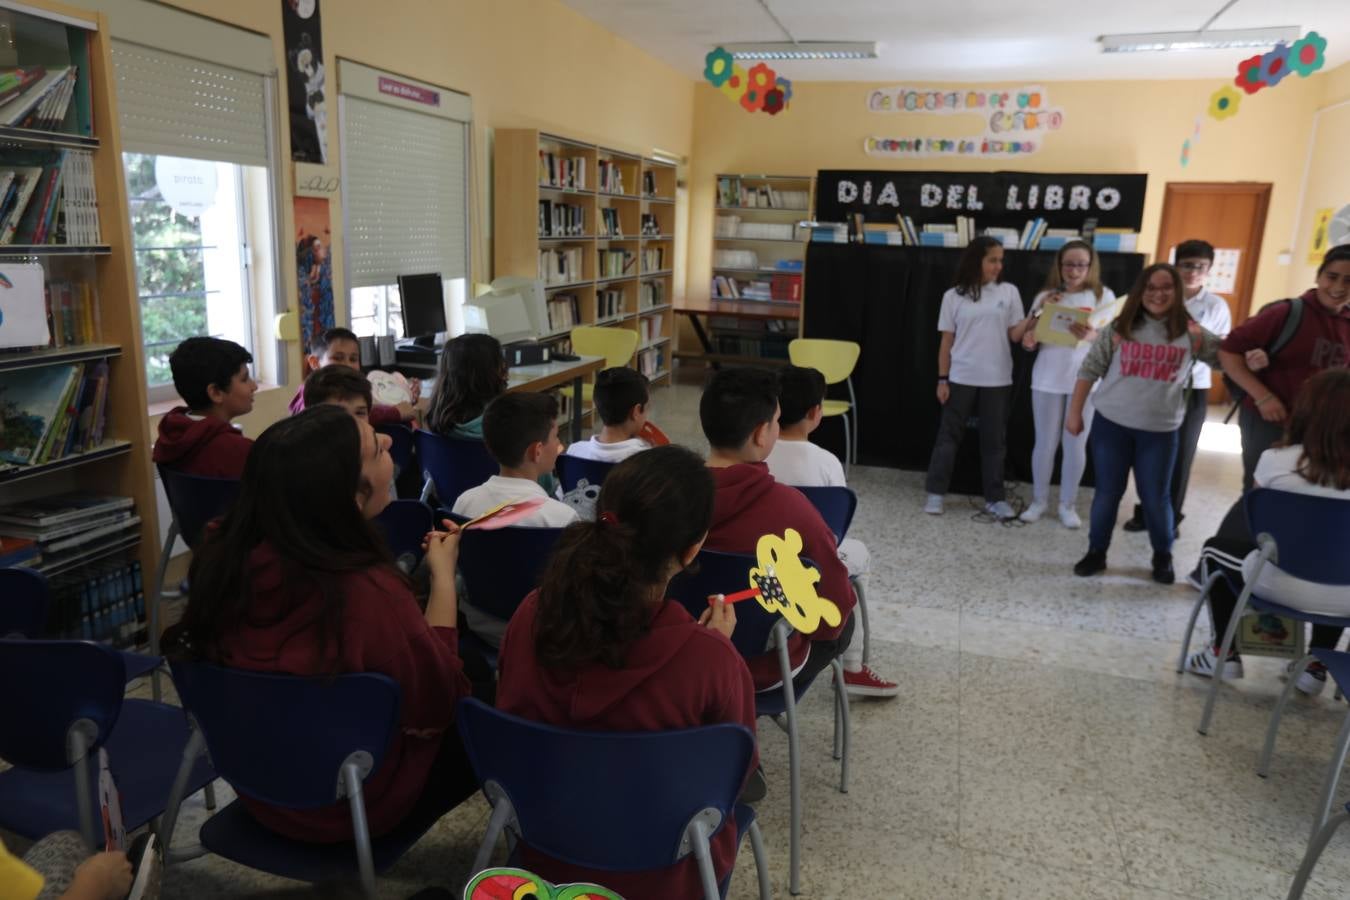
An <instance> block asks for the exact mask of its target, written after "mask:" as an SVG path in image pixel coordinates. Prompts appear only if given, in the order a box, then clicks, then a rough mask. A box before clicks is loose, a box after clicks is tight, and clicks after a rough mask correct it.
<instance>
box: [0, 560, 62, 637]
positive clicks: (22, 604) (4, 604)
mask: <svg viewBox="0 0 1350 900" xmlns="http://www.w3.org/2000/svg"><path fill="white" fill-rule="evenodd" d="M0 598H4V599H0V638H35V637H41V636H42V635H43V634H45V633H46V631H47V614H48V600H49V598H50V595H49V593H48V591H47V579H46V578H43V577H42V574H41V573H39V572H35V571H33V570H32V569H24V568H19V567H15V568H9V569H0Z"/></svg>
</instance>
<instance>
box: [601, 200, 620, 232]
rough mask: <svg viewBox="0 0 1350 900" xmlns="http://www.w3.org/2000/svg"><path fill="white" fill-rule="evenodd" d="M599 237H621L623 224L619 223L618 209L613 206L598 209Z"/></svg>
mask: <svg viewBox="0 0 1350 900" xmlns="http://www.w3.org/2000/svg"><path fill="white" fill-rule="evenodd" d="M600 237H623V226H622V225H620V224H619V211H618V210H617V209H614V208H613V207H608V206H607V207H603V208H601V210H600Z"/></svg>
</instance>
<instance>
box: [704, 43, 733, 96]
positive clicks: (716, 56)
mask: <svg viewBox="0 0 1350 900" xmlns="http://www.w3.org/2000/svg"><path fill="white" fill-rule="evenodd" d="M735 64H736V61H735V60H734V59H732V58H731V54H730V53H728V52H727V51H725V50H723V49H722V48H721V47H718V48H716V49H714V50H710V51H708V55H707V56H705V57H704V58H703V77H704V78H705V79H707V81H708V83H709V84H711V85H712V86H713V87H721V86H722V85H723V83H725V82H726V80H727V79H728V78H730V77H731V68H732V66H734V65H735Z"/></svg>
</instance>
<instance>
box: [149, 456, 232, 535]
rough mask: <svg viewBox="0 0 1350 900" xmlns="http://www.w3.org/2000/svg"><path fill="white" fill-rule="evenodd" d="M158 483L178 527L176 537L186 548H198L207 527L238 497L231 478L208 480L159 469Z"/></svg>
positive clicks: (173, 469) (164, 467)
mask: <svg viewBox="0 0 1350 900" xmlns="http://www.w3.org/2000/svg"><path fill="white" fill-rule="evenodd" d="M159 480H160V482H161V483H162V484H163V485H164V493H165V494H166V495H167V496H168V498H169V509H171V510H172V511H173V520H174V521H175V522H177V523H178V534H179V536H180V537H182V538H183V540H184V542H186V543H187V545H188V546H189V547H196V546H197V542H198V541H200V540H201V538H202V532H203V531H204V530H205V529H206V525H207V523H208V522H210V521H211V520H212V519H215V518H218V517H220V516H222V515H224V514H225V511H226V510H227V509H229V508H230V504H232V503H233V502H234V499H235V498H236V497H238V496H239V482H238V481H237V480H235V479H233V478H207V477H206V476H203V475H189V474H187V473H186V472H180V471H178V470H177V469H175V468H173V467H171V466H160V467H159Z"/></svg>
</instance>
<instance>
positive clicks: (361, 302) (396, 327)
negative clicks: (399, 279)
mask: <svg viewBox="0 0 1350 900" xmlns="http://www.w3.org/2000/svg"><path fill="white" fill-rule="evenodd" d="M350 296H351V316H352V331H354V332H356V333H357V334H358V335H361V336H363V337H365V336H376V335H382V334H392V335H393V336H394V337H400V338H401V337H403V307H402V300H401V298H400V296H399V292H398V285H397V284H375V285H369V286H367V287H354V288H352V289H351V294H350Z"/></svg>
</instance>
